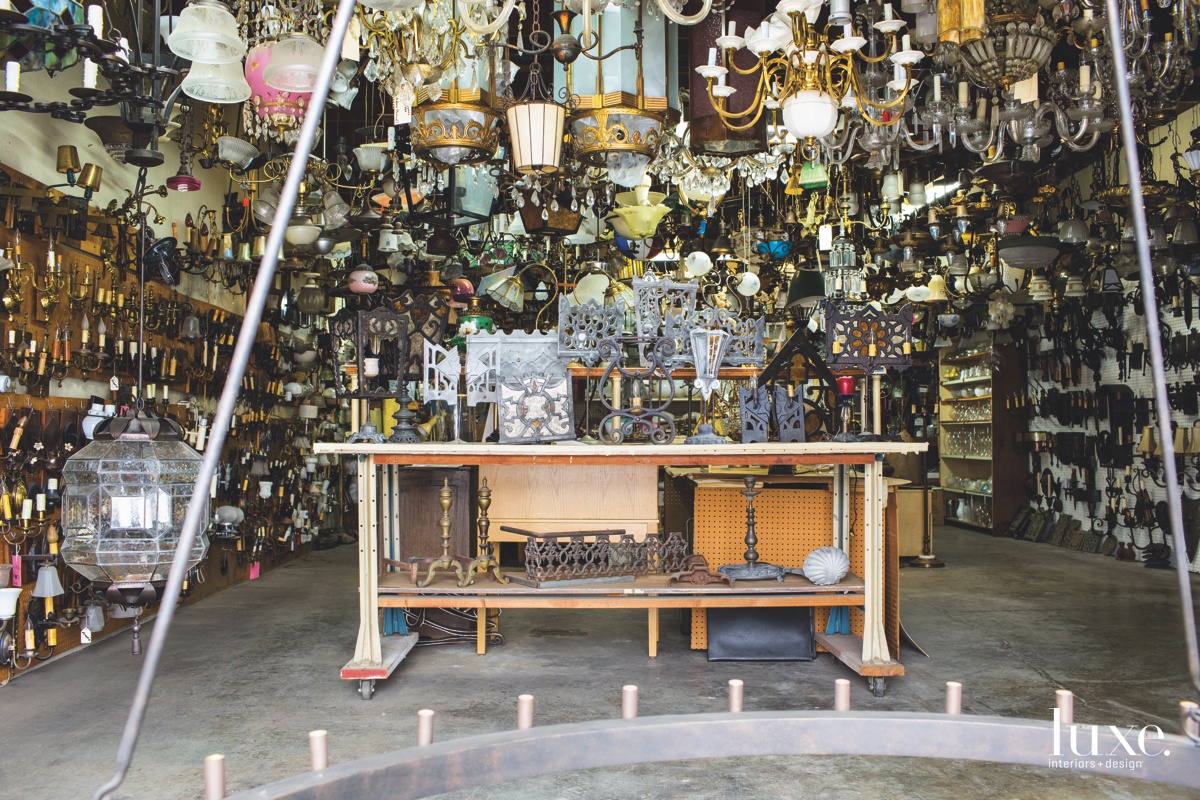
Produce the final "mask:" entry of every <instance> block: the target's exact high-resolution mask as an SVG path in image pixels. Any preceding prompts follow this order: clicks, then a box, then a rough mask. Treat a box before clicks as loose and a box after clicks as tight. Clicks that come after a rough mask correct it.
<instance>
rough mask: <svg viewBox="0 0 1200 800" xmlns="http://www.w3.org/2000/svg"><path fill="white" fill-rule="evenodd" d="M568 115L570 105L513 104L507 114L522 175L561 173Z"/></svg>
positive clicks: (514, 154) (515, 160)
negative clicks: (564, 134)
mask: <svg viewBox="0 0 1200 800" xmlns="http://www.w3.org/2000/svg"><path fill="white" fill-rule="evenodd" d="M566 115H567V110H566V108H564V107H563V106H560V105H559V104H558V103H550V102H546V101H537V102H533V103H519V104H517V105H514V106H509V108H508V111H506V112H505V116H506V117H507V118H508V134H509V137H510V138H511V139H512V156H513V166H514V167H516V170H517V172H519V173H521V174H522V175H550V174H551V173H554V172H558V168H559V165H560V164H561V162H562V143H563V123H564V122H565V121H566Z"/></svg>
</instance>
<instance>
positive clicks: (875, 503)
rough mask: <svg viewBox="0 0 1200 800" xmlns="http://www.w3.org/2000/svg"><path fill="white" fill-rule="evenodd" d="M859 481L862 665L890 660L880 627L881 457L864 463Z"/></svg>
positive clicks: (881, 568)
mask: <svg viewBox="0 0 1200 800" xmlns="http://www.w3.org/2000/svg"><path fill="white" fill-rule="evenodd" d="M865 472H866V474H865V475H864V481H863V506H864V508H863V583H864V584H865V589H864V597H863V654H862V662H863V663H864V664H878V663H883V662H889V661H891V660H892V659H891V655H890V653H889V652H888V646H887V635H886V634H885V633H884V630H883V526H884V519H883V512H884V505H885V503H886V500H887V494H886V493H885V492H886V491H887V490H886V488H885V487H884V485H883V459H882V457H877V458H876V459H875V461H873V462H871V463H870V464H867V466H866V470H865Z"/></svg>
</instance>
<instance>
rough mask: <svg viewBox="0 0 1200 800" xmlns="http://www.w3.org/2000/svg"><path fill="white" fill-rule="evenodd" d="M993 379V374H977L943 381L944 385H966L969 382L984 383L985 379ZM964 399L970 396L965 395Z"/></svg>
mask: <svg viewBox="0 0 1200 800" xmlns="http://www.w3.org/2000/svg"><path fill="white" fill-rule="evenodd" d="M991 379H992V376H991V375H976V376H975V377H973V378H959V379H958V380H953V381H942V386H964V385H966V384H968V383H983V382H984V381H990V380H991ZM989 397H990V395H989ZM963 399H964V400H966V399H968V398H965V397H964V398H963Z"/></svg>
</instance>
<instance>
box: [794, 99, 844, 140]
mask: <svg viewBox="0 0 1200 800" xmlns="http://www.w3.org/2000/svg"><path fill="white" fill-rule="evenodd" d="M837 120H838V106H837V103H836V102H834V99H833V97H832V96H831V95H829V94H827V93H826V92H822V91H819V90H817V89H801V90H800V91H798V92H796V93H795V94H792V95H788V96H787V98H785V99H784V101H783V125H784V127H785V128H787V131H788V133H790V134H791V135H792V136H795V137H796V138H797V139H809V138H816V139H820V138H821V137H823V136H828V135H829V134H831V133H833V129H834V128H835V127H837Z"/></svg>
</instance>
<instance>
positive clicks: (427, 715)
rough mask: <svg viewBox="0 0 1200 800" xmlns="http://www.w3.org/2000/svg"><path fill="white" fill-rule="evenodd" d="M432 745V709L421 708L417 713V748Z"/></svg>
mask: <svg viewBox="0 0 1200 800" xmlns="http://www.w3.org/2000/svg"><path fill="white" fill-rule="evenodd" d="M430 744H433V709H430V708H422V709H421V710H420V711H418V712H417V747H425V746H426V745H430Z"/></svg>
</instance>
